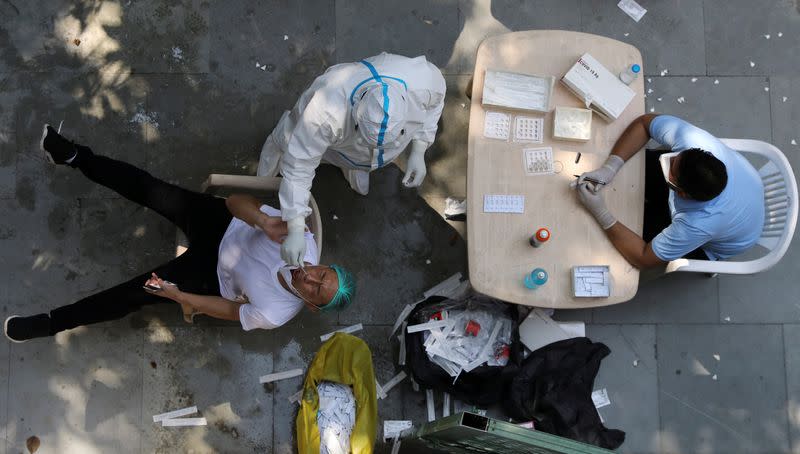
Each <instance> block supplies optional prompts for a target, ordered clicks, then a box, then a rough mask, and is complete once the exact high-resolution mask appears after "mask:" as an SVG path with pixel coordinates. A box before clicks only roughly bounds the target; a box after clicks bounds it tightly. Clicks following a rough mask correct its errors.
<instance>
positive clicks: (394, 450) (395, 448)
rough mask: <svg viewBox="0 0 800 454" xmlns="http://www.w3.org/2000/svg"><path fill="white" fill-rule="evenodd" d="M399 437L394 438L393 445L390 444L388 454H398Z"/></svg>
mask: <svg viewBox="0 0 800 454" xmlns="http://www.w3.org/2000/svg"><path fill="white" fill-rule="evenodd" d="M400 444H401V441H400V437H394V443H392V452H390V453H389V454H400Z"/></svg>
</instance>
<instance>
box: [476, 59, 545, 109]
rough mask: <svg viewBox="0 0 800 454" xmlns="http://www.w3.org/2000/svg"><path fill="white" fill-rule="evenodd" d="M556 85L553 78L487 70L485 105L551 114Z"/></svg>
mask: <svg viewBox="0 0 800 454" xmlns="http://www.w3.org/2000/svg"><path fill="white" fill-rule="evenodd" d="M554 83H555V78H554V77H553V76H533V75H529V74H518V73H510V72H503V71H493V70H488V69H487V70H486V78H485V79H484V81H483V105H485V106H499V107H506V108H509V109H521V110H533V111H536V112H549V111H550V96H551V95H552V93H553V84H554Z"/></svg>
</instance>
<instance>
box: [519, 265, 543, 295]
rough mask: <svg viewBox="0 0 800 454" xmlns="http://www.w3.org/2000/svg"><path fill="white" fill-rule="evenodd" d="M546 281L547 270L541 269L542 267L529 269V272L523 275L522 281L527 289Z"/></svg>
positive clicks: (539, 285)
mask: <svg viewBox="0 0 800 454" xmlns="http://www.w3.org/2000/svg"><path fill="white" fill-rule="evenodd" d="M546 282H547V271H545V270H543V269H542V268H536V269H535V270H533V271H531V273H530V274H526V275H525V279H524V280H523V283H524V284H525V288H527V289H529V290H535V289H537V288H539V287H541V286H542V285H544V284H545V283H546Z"/></svg>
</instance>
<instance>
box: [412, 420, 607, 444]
mask: <svg viewBox="0 0 800 454" xmlns="http://www.w3.org/2000/svg"><path fill="white" fill-rule="evenodd" d="M415 441H417V442H418V443H420V444H422V445H424V446H426V447H428V448H430V449H434V450H439V451H444V452H448V453H454V454H457V453H464V454H473V453H477V452H498V453H504V454H604V453H605V454H608V453H612V454H613V453H614V451H610V450H608V449H603V448H598V447H597V446H593V445H589V444H586V443H581V442H578V441H574V440H570V439H568V438H564V437H559V436H556V435H551V434H548V433H545V432H538V431H535V430H530V429H525V428H523V427H519V426H517V425H514V424H511V423H508V422H504V421H498V420H496V419H492V418H487V417H486V416H481V415H478V414H475V413H470V412H462V413H458V414H455V415H452V416H448V417H446V418H441V419H437V420H436V421H432V422H429V423H426V424H424V425H423V426H422V427H421V428H420V429H419V430H418V431H417V433H416V437H415Z"/></svg>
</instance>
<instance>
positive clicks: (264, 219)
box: [258, 214, 289, 243]
mask: <svg viewBox="0 0 800 454" xmlns="http://www.w3.org/2000/svg"><path fill="white" fill-rule="evenodd" d="M258 227H259V228H260V229H261V230H263V231H264V233H266V234H267V236H268V237H269V239H270V240H272V241H274V242H276V243H283V240H284V238H286V235H288V234H289V227H288V226H287V224H286V221H284V220H283V219H281V217H280V216H268V215H266V214H265V215H264V216H261V217H260V218H259V220H258Z"/></svg>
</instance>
